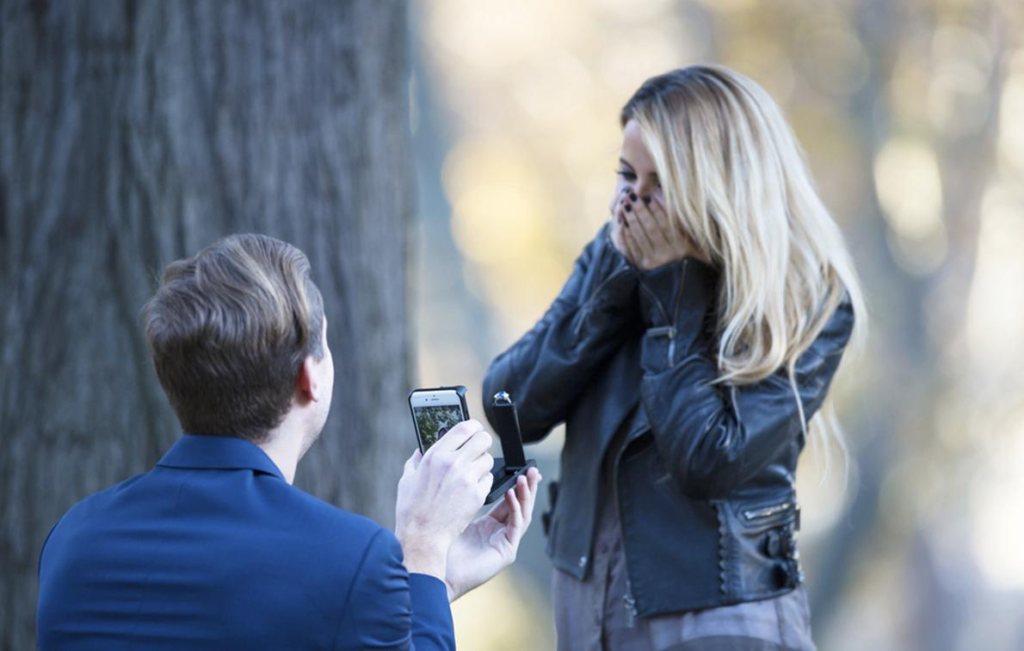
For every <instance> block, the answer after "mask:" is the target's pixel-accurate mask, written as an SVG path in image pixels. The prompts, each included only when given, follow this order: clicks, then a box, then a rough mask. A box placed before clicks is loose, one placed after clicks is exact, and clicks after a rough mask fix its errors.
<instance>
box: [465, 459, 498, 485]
mask: <svg viewBox="0 0 1024 651" xmlns="http://www.w3.org/2000/svg"><path fill="white" fill-rule="evenodd" d="M493 467H494V457H492V456H491V455H489V454H482V455H480V456H479V457H477V458H476V459H474V460H473V462H472V465H471V466H470V475H469V476H470V477H472V478H474V479H483V478H484V476H487V477H491V479H492V481H493V479H494V475H492V474H491V468H493Z"/></svg>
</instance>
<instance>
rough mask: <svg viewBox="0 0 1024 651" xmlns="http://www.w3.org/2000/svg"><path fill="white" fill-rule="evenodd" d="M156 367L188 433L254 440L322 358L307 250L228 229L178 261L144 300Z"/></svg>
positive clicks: (317, 300)
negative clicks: (307, 367) (309, 362)
mask: <svg viewBox="0 0 1024 651" xmlns="http://www.w3.org/2000/svg"><path fill="white" fill-rule="evenodd" d="M143 323H144V327H145V331H146V341H147V343H148V345H149V351H150V354H151V355H152V357H153V365H154V366H155V367H156V374H157V377H158V378H159V379H160V384H161V385H162V386H163V388H164V391H165V392H166V393H167V397H168V398H169V399H170V402H171V407H173V409H174V411H175V413H176V414H177V415H178V420H179V421H181V426H182V428H183V429H184V431H185V432H186V433H189V434H214V435H221V436H236V437H239V438H244V439H247V440H250V441H253V442H256V443H259V442H262V441H263V440H265V438H266V436H267V433H268V432H269V431H270V430H272V429H273V428H275V427H277V426H278V425H279V424H280V423H281V421H282V420H283V419H284V416H285V414H287V413H288V410H289V409H290V408H291V399H292V395H293V392H294V391H295V382H296V379H297V377H298V372H299V368H300V366H301V364H302V362H303V360H304V359H305V358H306V357H307V356H308V355H312V356H313V357H314V358H315V359H318V360H319V359H321V358H322V357H323V354H324V350H323V346H322V344H321V337H322V336H323V327H324V307H323V298H322V297H321V295H320V290H319V289H317V287H316V285H315V284H314V283H313V280H312V279H311V278H310V266H309V260H308V259H307V258H306V255H305V254H304V253H303V252H302V251H300V250H299V249H297V248H295V247H294V246H292V245H290V244H287V243H285V242H282V241H280V240H276V239H274V238H272V237H267V236H266V235H251V234H244V235H231V236H229V237H225V238H224V239H222V240H219V241H217V242H215V243H214V244H212V245H210V246H208V247H207V248H205V249H203V250H202V251H200V252H199V253H197V254H195V255H194V256H192V257H191V258H187V259H185V260H178V261H176V262H172V263H171V264H170V265H168V266H167V269H166V270H165V271H164V277H163V282H162V283H161V285H160V288H159V289H158V290H157V292H156V295H154V296H153V298H152V299H150V301H149V302H148V303H147V304H146V306H145V307H144V308H143Z"/></svg>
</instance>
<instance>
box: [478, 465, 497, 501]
mask: <svg viewBox="0 0 1024 651" xmlns="http://www.w3.org/2000/svg"><path fill="white" fill-rule="evenodd" d="M493 486H494V476H493V475H491V473H489V472H488V473H487V474H486V475H484V476H483V477H481V478H480V481H478V482H477V489H478V490H479V491H480V506H483V504H484V500H486V499H487V494H488V493H490V492H491V488H492V487H493Z"/></svg>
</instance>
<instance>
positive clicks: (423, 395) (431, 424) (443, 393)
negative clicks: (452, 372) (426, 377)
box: [409, 386, 469, 454]
mask: <svg viewBox="0 0 1024 651" xmlns="http://www.w3.org/2000/svg"><path fill="white" fill-rule="evenodd" d="M409 410H410V411H411V412H412V423H413V426H414V427H415V428H416V440H417V442H418V443H419V445H420V452H422V453H424V454H426V453H427V450H429V449H430V446H432V445H434V444H435V443H437V441H438V439H440V438H441V437H442V436H444V435H445V434H447V433H448V430H450V429H451V428H453V427H455V426H456V425H458V424H459V423H461V422H462V421H464V420H469V408H468V407H466V387H463V386H457V387H438V388H436V389H416V390H415V391H413V392H412V393H410V394H409Z"/></svg>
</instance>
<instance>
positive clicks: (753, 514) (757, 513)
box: [743, 502, 793, 520]
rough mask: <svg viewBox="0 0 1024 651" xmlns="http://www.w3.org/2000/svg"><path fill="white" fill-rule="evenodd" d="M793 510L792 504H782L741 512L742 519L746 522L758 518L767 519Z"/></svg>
mask: <svg viewBox="0 0 1024 651" xmlns="http://www.w3.org/2000/svg"><path fill="white" fill-rule="evenodd" d="M791 508H793V503H792V502H783V503H782V504H775V505H774V506H766V507H764V508H761V509H750V510H748V511H744V512H743V517H744V518H746V519H747V520H758V519H760V518H767V517H770V516H773V515H775V514H777V513H782V512H783V511H788V510H790V509H791Z"/></svg>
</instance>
